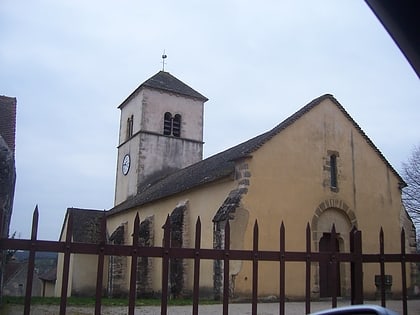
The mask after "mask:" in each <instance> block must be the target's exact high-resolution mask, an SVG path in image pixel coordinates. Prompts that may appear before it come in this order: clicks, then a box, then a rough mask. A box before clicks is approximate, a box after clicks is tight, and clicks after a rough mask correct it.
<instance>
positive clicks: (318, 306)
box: [0, 300, 420, 315]
mask: <svg viewBox="0 0 420 315" xmlns="http://www.w3.org/2000/svg"><path fill="white" fill-rule="evenodd" d="M365 304H380V302H379V301H366V302H365ZM344 305H349V301H339V302H338V306H344ZM330 307H331V303H330V302H312V303H311V311H312V312H315V311H318V310H322V309H327V308H330ZM387 307H388V308H390V309H392V310H394V311H396V312H397V313H399V314H402V304H401V301H388V302H387ZM22 313H23V306H21V305H8V306H7V309H5V310H3V311H2V312H1V313H0V315H3V314H4V315H6V314H7V315H21V314H22ZM58 313H59V306H55V305H54V306H49V305H34V306H33V307H32V308H31V315H56V314H58ZM191 313H192V306H171V307H169V308H168V314H173V315H181V314H191ZM66 314H67V315H91V314H94V309H93V308H91V307H72V306H69V307H67V312H66ZM101 314H102V315H111V314H112V315H125V314H127V307H110V306H108V307H106V306H104V307H102V312H101ZM135 314H136V315H140V314H147V315H159V314H160V307H158V306H145V307H137V308H136V311H135ZM199 314H201V315H216V314H218V315H219V314H222V305H220V304H217V305H201V306H199ZM229 314H232V315H239V314H251V305H250V304H230V305H229ZM258 314H260V315H274V314H279V305H278V303H262V304H258ZM286 314H287V315H298V314H299V315H301V314H305V304H304V303H299V302H288V303H286ZM408 314H420V300H410V301H408Z"/></svg>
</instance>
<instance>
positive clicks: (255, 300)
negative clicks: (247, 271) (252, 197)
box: [252, 220, 258, 315]
mask: <svg viewBox="0 0 420 315" xmlns="http://www.w3.org/2000/svg"><path fill="white" fill-rule="evenodd" d="M252 256H253V257H252V315H257V303H258V222H257V220H255V224H254V233H253V248H252Z"/></svg>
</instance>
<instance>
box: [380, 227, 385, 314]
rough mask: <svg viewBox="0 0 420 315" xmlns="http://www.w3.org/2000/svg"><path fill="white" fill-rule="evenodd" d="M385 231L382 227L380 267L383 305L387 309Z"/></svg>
mask: <svg viewBox="0 0 420 315" xmlns="http://www.w3.org/2000/svg"><path fill="white" fill-rule="evenodd" d="M384 243H385V241H384V230H383V229H382V227H381V231H380V232H379V253H380V254H379V255H380V256H379V259H380V261H379V265H380V270H381V305H382V306H383V307H386V297H385V250H384V247H385V246H384V245H385V244H384Z"/></svg>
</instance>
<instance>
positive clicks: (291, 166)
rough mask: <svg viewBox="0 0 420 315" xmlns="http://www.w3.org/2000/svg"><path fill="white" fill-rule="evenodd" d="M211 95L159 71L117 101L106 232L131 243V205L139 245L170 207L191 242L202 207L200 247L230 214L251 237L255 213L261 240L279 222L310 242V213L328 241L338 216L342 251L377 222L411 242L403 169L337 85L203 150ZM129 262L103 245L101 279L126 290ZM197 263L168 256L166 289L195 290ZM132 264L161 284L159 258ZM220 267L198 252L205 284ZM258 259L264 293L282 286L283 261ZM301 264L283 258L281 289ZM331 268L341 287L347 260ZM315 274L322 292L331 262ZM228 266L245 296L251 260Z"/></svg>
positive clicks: (291, 287) (298, 290) (152, 290)
mask: <svg viewBox="0 0 420 315" xmlns="http://www.w3.org/2000/svg"><path fill="white" fill-rule="evenodd" d="M206 101H207V98H206V97H204V96H203V95H201V94H200V93H198V92H196V91H195V90H193V89H191V88H190V87H189V86H187V85H186V84H184V83H183V82H181V81H179V80H178V79H176V78H175V77H174V76H172V75H171V74H169V73H167V72H163V71H161V72H159V73H157V74H156V75H155V76H153V77H152V78H150V79H149V80H147V81H146V82H144V83H143V84H142V85H140V86H139V87H138V88H137V89H136V90H135V91H134V92H133V93H132V94H131V95H130V96H129V97H128V98H127V99H126V100H125V101H124V102H123V103H122V104H121V105H120V106H119V108H120V110H121V120H120V137H119V145H118V157H117V163H118V164H117V176H116V188H115V191H116V193H115V206H114V207H113V208H112V209H109V210H108V211H106V217H107V229H108V234H109V240H108V241H109V242H110V243H116V244H131V243H132V239H131V238H132V234H133V225H132V222H134V217H135V215H136V214H137V213H138V214H139V215H140V218H141V226H140V234H141V235H140V239H139V242H140V244H143V245H144V246H161V244H162V239H163V229H162V226H163V224H164V222H165V220H166V218H167V216H168V215H169V216H170V220H171V223H172V226H173V228H174V231H173V233H172V235H171V242H172V246H175V247H176V246H179V247H189V246H192V242H193V240H194V227H195V222H196V219H197V217H198V216H200V219H201V222H202V239H201V242H202V247H203V248H223V246H224V244H223V237H222V236H223V234H224V228H225V225H226V222H227V221H229V223H230V227H231V248H233V249H251V248H252V232H253V224H254V222H255V221H256V220H258V224H259V227H260V236H259V242H260V243H259V248H260V249H262V250H278V249H279V241H278V240H279V227H280V224H281V222H284V225H285V227H286V249H287V250H290V251H304V250H305V229H306V226H307V223H309V224H310V227H311V230H312V251H322V250H325V247H326V246H329V239H330V232H331V227H332V225H333V224H334V225H335V228H336V231H337V233H338V235H339V238H340V241H339V244H337V249H338V250H339V251H345V252H347V251H349V247H350V244H349V239H348V234H349V232H350V230H351V229H352V228H353V227H356V228H358V229H360V230H361V231H362V232H363V252H364V253H376V252H377V251H378V249H377V247H378V245H377V243H378V233H379V230H380V229H381V227H382V228H383V230H384V232H385V235H386V238H387V239H388V240H393V239H399V236H400V232H401V228H402V227H404V228H405V229H406V230H407V231H408V232H407V251H412V250H414V247H413V244H414V242H413V240H412V239H413V235H414V234H413V233H414V230H413V225H412V222H411V220H410V219H409V217H408V215H407V213H406V211H405V209H404V207H403V204H402V201H401V190H402V188H403V187H404V186H405V185H406V184H405V183H404V180H403V179H402V178H401V177H400V175H399V174H398V173H397V172H396V171H395V169H394V168H393V167H392V166H391V165H390V163H389V162H388V161H387V160H386V158H385V157H384V156H383V154H382V153H381V152H380V150H379V149H378V148H377V147H376V146H375V145H374V144H373V142H372V141H371V140H370V139H369V137H368V136H367V135H366V134H365V133H364V132H363V130H362V129H361V128H360V126H359V125H358V124H357V123H356V122H355V121H354V120H353V119H352V118H351V116H350V115H349V114H348V113H347V111H346V110H345V109H344V107H343V106H342V105H341V104H340V103H339V102H338V101H337V100H336V99H335V98H334V97H333V96H332V95H329V94H326V95H322V96H320V97H318V98H316V99H314V100H312V101H311V102H309V103H308V104H306V105H305V106H303V107H302V108H301V109H299V110H298V111H297V112H296V113H294V114H293V115H291V116H290V117H288V118H287V119H286V120H284V121H283V122H281V123H280V124H278V125H277V126H275V127H274V128H273V129H271V130H269V131H267V132H265V133H263V134H261V135H258V136H256V137H254V138H252V139H249V140H248V141H245V142H243V143H240V144H238V145H236V146H234V147H232V148H230V149H227V150H225V151H223V152H221V153H218V154H216V155H213V156H211V157H208V158H206V159H204V160H203V159H202V152H203V151H202V147H203V120H204V119H203V113H204V103H205V102H206ZM84 212H86V213H87V212H89V213H92V214H93V215H95V213H96V215H97V216H99V215H100V214H99V212H90V211H87V210H83V209H80V215H82V214H81V213H84ZM63 226H64V227H65V226H66V222H64V225H63ZM385 250H386V251H387V252H398V251H399V242H386V248H385ZM73 256H76V255H73ZM74 259H75V258H74ZM92 259H93V260H94V258H93V257H92ZM92 264H94V263H92ZM130 264H131V262H130V259H129V258H127V257H109V259H108V261H107V268H108V270H109V273H108V278H107V279H106V281H104V283H106V286H107V287H106V288H104V289H106V290H107V292H108V294H110V295H115V296H120V295H127V292H128V289H129V270H130ZM192 265H193V262H192V261H190V260H185V261H183V260H177V261H174V262H173V264H172V265H171V276H170V288H171V295H172V296H173V297H179V296H188V295H189V294H191V289H192ZM137 268H138V272H139V274H140V277H139V279H138V283H137V294H138V295H139V296H152V295H158V294H159V292H160V283H161V265H160V263H159V260H158V259H153V258H144V259H139V262H138V266H137ZM222 268H223V266H222V265H221V264H219V263H218V262H214V261H202V262H201V271H202V272H201V275H200V285H201V288H200V294H201V295H202V296H208V297H217V296H218V295H219V294H220V292H221V290H222V283H223V281H222V276H223V271H222ZM259 268H260V269H259V276H260V278H259V287H258V292H259V295H260V296H261V297H264V296H277V295H278V293H279V283H278V281H273V279H278V277H279V275H278V264H277V263H274V262H273V263H271V262H261V263H260V265H259ZM303 270H304V266H303V264H299V263H293V264H292V263H290V264H288V266H287V273H286V287H287V292H286V294H287V296H288V298H302V297H303V295H304V280H305V278H304V272H303ZM338 272H339V274H338V277H339V279H340V283H339V291H340V292H339V293H340V295H341V296H344V297H345V296H349V295H350V292H349V290H350V289H349V288H350V287H349V282H350V268H349V266H348V265H345V264H343V265H342V266H340V270H339V271H338ZM386 272H387V273H388V274H390V275H392V276H393V279H394V284H393V288H392V289H393V290H394V292H395V293H396V294H398V292H399V291H400V290H401V281H400V276H399V273H400V270H399V266H397V265H396V266H394V265H391V266H389V267H387V270H386ZM377 273H379V267H378V266H365V267H364V288H365V291H366V292H367V295H369V294H372V295H373V294H374V291H375V283H374V276H375V274H377ZM311 274H312V279H311V286H312V288H311V289H312V294H313V297H314V298H319V297H326V296H329V295H330V289H329V288H328V277H329V271H328V266H319V265H318V264H312V273H311ZM229 275H230V286H231V288H230V291H231V294H232V295H233V296H235V297H249V296H250V294H251V278H252V265H251V263H250V262H246V261H232V262H231V264H230V268H229ZM73 281H74V280H73ZM84 281H88V280H87V279H84ZM95 281H96V278H95V273H93V274H92V277H91V279H90V282H91V284H92V285H94V284H95V283H96V282H95ZM85 286H86V287H87V284H86V285H85Z"/></svg>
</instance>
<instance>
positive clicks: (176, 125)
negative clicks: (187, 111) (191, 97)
mask: <svg viewBox="0 0 420 315" xmlns="http://www.w3.org/2000/svg"><path fill="white" fill-rule="evenodd" d="M172 134H173V135H174V136H175V137H180V136H181V115H179V114H176V115H175V117H174V119H173V123H172Z"/></svg>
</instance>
